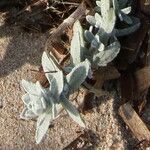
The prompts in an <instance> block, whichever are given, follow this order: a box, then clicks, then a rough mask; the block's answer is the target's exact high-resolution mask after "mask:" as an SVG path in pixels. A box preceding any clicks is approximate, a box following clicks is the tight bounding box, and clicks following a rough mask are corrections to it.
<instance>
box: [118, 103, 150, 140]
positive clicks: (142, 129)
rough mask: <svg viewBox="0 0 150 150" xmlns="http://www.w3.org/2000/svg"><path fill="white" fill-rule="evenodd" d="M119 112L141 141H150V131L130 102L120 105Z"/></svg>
mask: <svg viewBox="0 0 150 150" xmlns="http://www.w3.org/2000/svg"><path fill="white" fill-rule="evenodd" d="M119 114H120V116H121V117H122V119H123V120H124V122H125V123H126V124H127V125H128V126H129V128H130V130H131V131H132V132H133V134H134V136H135V137H136V138H137V139H138V140H139V141H142V140H147V141H150V131H149V130H148V128H147V127H146V125H145V124H144V122H143V121H142V120H141V119H140V117H139V116H138V114H137V113H136V112H135V110H134V109H133V108H132V106H131V105H130V104H129V103H125V104H124V105H122V106H120V108H119Z"/></svg>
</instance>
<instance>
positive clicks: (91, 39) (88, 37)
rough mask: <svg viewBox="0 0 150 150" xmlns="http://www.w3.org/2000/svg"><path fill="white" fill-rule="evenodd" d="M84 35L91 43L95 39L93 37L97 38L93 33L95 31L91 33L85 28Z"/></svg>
mask: <svg viewBox="0 0 150 150" xmlns="http://www.w3.org/2000/svg"><path fill="white" fill-rule="evenodd" d="M84 36H85V38H86V40H87V41H88V42H89V43H91V42H92V41H93V39H95V36H94V35H93V33H91V32H90V31H88V30H85V32H84Z"/></svg>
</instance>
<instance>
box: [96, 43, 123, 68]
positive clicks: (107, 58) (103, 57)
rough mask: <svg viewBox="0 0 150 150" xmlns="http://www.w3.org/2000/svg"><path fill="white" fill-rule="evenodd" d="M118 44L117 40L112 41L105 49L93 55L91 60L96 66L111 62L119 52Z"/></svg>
mask: <svg viewBox="0 0 150 150" xmlns="http://www.w3.org/2000/svg"><path fill="white" fill-rule="evenodd" d="M119 51H120V44H119V42H118V41H116V42H114V43H112V44H111V45H110V46H108V47H106V49H105V51H101V52H99V53H97V54H96V55H94V57H93V62H94V64H97V65H98V66H106V65H107V64H108V63H109V62H111V61H112V60H113V59H114V58H115V57H116V56H117V55H118V53H119Z"/></svg>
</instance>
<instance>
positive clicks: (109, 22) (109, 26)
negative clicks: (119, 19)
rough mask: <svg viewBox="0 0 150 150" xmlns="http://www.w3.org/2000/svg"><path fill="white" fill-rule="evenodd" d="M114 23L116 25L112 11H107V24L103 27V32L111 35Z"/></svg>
mask: <svg viewBox="0 0 150 150" xmlns="http://www.w3.org/2000/svg"><path fill="white" fill-rule="evenodd" d="M115 23H116V15H115V12H114V9H113V8H111V9H110V10H109V11H108V20H107V24H106V27H105V31H106V32H107V33H111V32H112V31H113V29H114V26H115Z"/></svg>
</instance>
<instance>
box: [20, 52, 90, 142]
mask: <svg viewBox="0 0 150 150" xmlns="http://www.w3.org/2000/svg"><path fill="white" fill-rule="evenodd" d="M42 66H43V70H44V72H45V75H46V77H47V80H48V82H49V83H50V86H49V87H48V88H43V87H42V86H41V84H40V83H39V81H37V82H36V83H32V82H29V81H26V80H22V82H21V83H22V86H23V88H24V90H25V91H26V94H25V95H23V97H22V100H23V102H24V104H25V108H24V110H23V112H22V113H21V115H20V116H21V118H22V119H27V120H28V119H33V118H37V126H36V137H35V138H36V142H37V143H40V141H41V140H42V138H43V136H44V135H45V133H46V132H47V130H48V128H49V125H50V124H51V122H52V121H53V120H54V119H55V118H57V117H58V116H59V113H60V111H61V110H62V108H64V109H65V110H66V111H67V113H68V114H69V115H70V117H71V118H72V119H73V120H74V121H75V122H77V123H78V124H79V125H80V126H81V127H85V123H84V121H83V119H82V117H81V115H80V114H79V112H78V110H77V109H76V107H75V106H74V105H73V104H72V103H71V102H70V101H69V95H70V94H72V93H73V92H75V91H76V90H78V88H79V87H80V85H81V84H82V83H83V82H84V80H85V79H86V77H87V76H88V73H89V70H90V63H89V61H88V60H85V61H83V62H81V63H79V64H78V65H76V66H75V67H74V68H73V69H72V70H71V72H70V73H69V74H68V75H66V76H64V75H63V71H61V70H60V69H59V68H58V67H57V65H55V63H54V62H53V59H51V57H48V55H47V54H46V52H44V53H43V56H42ZM51 71H54V73H51Z"/></svg>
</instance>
